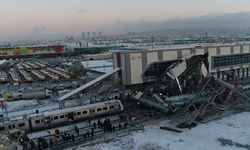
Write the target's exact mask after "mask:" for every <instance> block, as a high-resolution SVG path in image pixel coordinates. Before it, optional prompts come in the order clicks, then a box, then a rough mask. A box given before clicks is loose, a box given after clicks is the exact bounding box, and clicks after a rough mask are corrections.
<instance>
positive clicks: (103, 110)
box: [0, 100, 124, 133]
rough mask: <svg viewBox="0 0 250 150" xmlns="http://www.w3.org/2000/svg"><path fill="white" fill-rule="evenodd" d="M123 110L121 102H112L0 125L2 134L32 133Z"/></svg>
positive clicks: (61, 110) (73, 108)
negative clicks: (13, 131) (16, 130)
mask: <svg viewBox="0 0 250 150" xmlns="http://www.w3.org/2000/svg"><path fill="white" fill-rule="evenodd" d="M123 109H124V108H123V105H122V103H121V101H120V100H110V101H107V102H100V103H95V104H90V105H85V106H78V107H71V108H65V109H60V110H54V111H50V112H43V113H36V114H31V115H29V116H27V117H25V118H19V119H16V120H12V121H6V122H4V123H2V124H0V133H6V132H8V131H10V130H13V129H20V130H24V131H26V132H32V131H37V130H41V129H47V128H52V127H55V126H58V125H62V124H69V123H70V122H73V121H80V120H84V119H88V118H94V117H98V116H104V115H109V114H116V113H120V112H122V111H123Z"/></svg>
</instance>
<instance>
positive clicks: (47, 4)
mask: <svg viewBox="0 0 250 150" xmlns="http://www.w3.org/2000/svg"><path fill="white" fill-rule="evenodd" d="M243 11H250V0H0V40H10V39H21V38H32V37H34V36H40V37H46V36H49V35H54V34H76V33H78V32H82V31H93V30H96V31H102V32H104V33H105V32H112V31H115V30H116V24H119V23H121V22H122V23H123V22H125V23H126V22H132V23H133V22H138V21H161V20H167V19H170V18H175V17H183V18H186V17H195V16H201V15H207V14H221V13H228V12H243Z"/></svg>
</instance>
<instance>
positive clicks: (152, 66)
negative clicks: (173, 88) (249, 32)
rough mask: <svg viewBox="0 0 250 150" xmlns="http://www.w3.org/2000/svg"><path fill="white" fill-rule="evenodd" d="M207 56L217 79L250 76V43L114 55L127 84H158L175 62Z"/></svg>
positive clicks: (209, 69) (124, 82)
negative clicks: (159, 75)
mask: <svg viewBox="0 0 250 150" xmlns="http://www.w3.org/2000/svg"><path fill="white" fill-rule="evenodd" d="M196 56H201V57H206V58H207V64H206V69H207V71H208V72H209V73H211V74H213V75H214V76H216V77H218V78H220V79H223V80H231V79H232V78H234V77H238V78H247V77H249V76H250V69H249V67H250V45H249V44H228V45H225V44H217V45H210V46H205V45H204V46H200V45H199V46H197V45H184V46H170V47H166V48H164V49H153V50H146V51H144V50H134V51H121V52H117V53H114V54H113V60H114V67H119V68H121V70H122V72H121V76H122V83H123V84H124V85H134V84H141V83H146V82H150V81H154V80H155V79H156V78H155V77H156V75H157V74H160V73H163V72H164V70H165V69H166V68H167V67H169V66H170V65H171V64H172V63H174V62H177V61H182V60H187V59H191V58H193V57H196Z"/></svg>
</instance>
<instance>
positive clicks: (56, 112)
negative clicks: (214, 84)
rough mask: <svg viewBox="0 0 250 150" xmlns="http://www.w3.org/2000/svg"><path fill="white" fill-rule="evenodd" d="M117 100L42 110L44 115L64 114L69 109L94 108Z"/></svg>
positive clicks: (69, 110)
mask: <svg viewBox="0 0 250 150" xmlns="http://www.w3.org/2000/svg"><path fill="white" fill-rule="evenodd" d="M118 101H119V100H110V101H106V102H100V103H95V104H89V105H84V106H77V107H70V108H65V109H58V110H54V111H47V112H44V113H43V114H44V116H50V115H57V114H64V113H67V112H71V111H73V110H74V111H78V110H82V109H85V108H95V107H99V106H103V105H108V104H110V103H113V102H118Z"/></svg>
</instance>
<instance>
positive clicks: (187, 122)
mask: <svg viewBox="0 0 250 150" xmlns="http://www.w3.org/2000/svg"><path fill="white" fill-rule="evenodd" d="M123 50H124V49H123ZM248 53H250V45H244V44H242V45H233V44H232V45H223V44H222V45H214V46H195V45H194V46H193V45H191V46H187V47H178V46H177V47H167V48H165V49H153V50H140V49H139V50H133V51H119V52H114V53H110V54H109V55H110V58H112V59H106V60H103V59H101V60H84V57H82V56H81V55H79V56H78V57H75V56H71V57H63V58H62V57H56V58H23V59H18V60H7V61H6V62H5V63H4V64H2V66H1V68H0V82H1V84H0V87H1V89H2V90H1V95H2V96H1V101H0V104H1V110H2V111H1V114H0V120H1V124H0V133H1V135H2V137H1V139H3V140H4V142H3V144H4V145H5V146H6V147H8V146H15V147H17V148H18V149H27V150H29V149H62V148H69V147H72V146H77V145H81V146H82V147H84V146H87V145H94V144H97V143H100V142H108V141H111V140H112V139H114V138H116V137H119V136H125V135H128V134H130V133H134V132H143V130H144V127H145V126H147V125H150V124H153V123H156V124H157V123H158V122H161V121H166V120H168V124H165V125H159V129H161V130H168V131H171V132H176V133H181V132H184V131H185V129H187V128H193V127H195V126H197V125H198V124H200V123H205V122H209V121H211V120H215V119H218V118H221V117H224V116H228V115H231V114H235V113H238V112H242V111H247V110H249V108H250V105H249V97H248V89H249V88H248V87H249V83H248V81H249V77H250V72H249V66H248V65H247V64H248V63H249V62H248V59H246V60H245V59H243V60H241V58H245V55H248ZM229 56H230V58H231V57H232V58H234V57H235V58H234V59H240V61H243V62H242V63H238V60H237V61H234V60H233V62H231V61H232V60H231V59H227V58H228V57H229ZM233 56H234V57H233ZM224 57H225V58H224ZM236 57H237V58H236ZM238 57H239V58H238ZM95 58H98V55H96V56H95ZM224 61H228V62H227V63H225V62H224ZM228 64H229V66H228ZM233 65H234V67H232V66H233ZM7 143H8V144H7Z"/></svg>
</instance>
